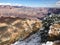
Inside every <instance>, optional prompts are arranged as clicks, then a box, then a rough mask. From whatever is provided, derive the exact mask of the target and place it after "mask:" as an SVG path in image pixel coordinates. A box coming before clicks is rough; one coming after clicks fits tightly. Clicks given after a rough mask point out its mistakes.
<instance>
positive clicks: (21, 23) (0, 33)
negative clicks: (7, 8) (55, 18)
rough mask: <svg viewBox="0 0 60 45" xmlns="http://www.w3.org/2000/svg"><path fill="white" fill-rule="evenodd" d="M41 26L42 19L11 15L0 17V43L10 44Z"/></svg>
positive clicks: (3, 44)
mask: <svg viewBox="0 0 60 45" xmlns="http://www.w3.org/2000/svg"><path fill="white" fill-rule="evenodd" d="M41 27H42V21H40V20H38V19H37V20H32V19H20V18H12V17H2V18H0V45H10V44H11V43H14V42H15V41H17V40H18V39H19V40H24V39H25V38H27V37H28V36H29V35H31V34H32V33H33V32H36V31H38V30H39V29H40V28H41Z"/></svg>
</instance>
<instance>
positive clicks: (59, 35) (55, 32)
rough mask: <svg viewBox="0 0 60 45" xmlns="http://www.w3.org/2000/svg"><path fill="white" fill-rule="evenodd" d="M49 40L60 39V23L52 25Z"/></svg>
mask: <svg viewBox="0 0 60 45" xmlns="http://www.w3.org/2000/svg"><path fill="white" fill-rule="evenodd" d="M49 37H50V39H49V40H59V39H60V24H59V23H56V24H53V25H51V26H50V30H49Z"/></svg>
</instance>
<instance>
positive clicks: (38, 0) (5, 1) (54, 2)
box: [0, 0, 60, 7]
mask: <svg viewBox="0 0 60 45" xmlns="http://www.w3.org/2000/svg"><path fill="white" fill-rule="evenodd" d="M0 5H18V6H29V7H60V1H59V0H0Z"/></svg>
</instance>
